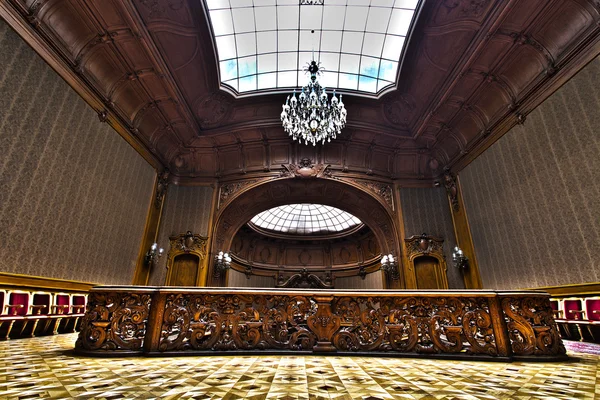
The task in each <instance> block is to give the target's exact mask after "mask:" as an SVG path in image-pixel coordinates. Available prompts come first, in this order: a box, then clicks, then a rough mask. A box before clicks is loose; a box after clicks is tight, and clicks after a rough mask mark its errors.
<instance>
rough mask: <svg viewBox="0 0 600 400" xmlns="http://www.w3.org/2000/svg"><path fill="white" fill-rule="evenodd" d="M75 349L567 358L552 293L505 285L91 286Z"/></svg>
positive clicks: (90, 351)
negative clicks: (463, 288)
mask: <svg viewBox="0 0 600 400" xmlns="http://www.w3.org/2000/svg"><path fill="white" fill-rule="evenodd" d="M75 347H76V350H77V351H78V352H80V353H84V354H92V355H93V354H96V355H101V354H103V355H109V354H110V355H114V354H152V355H157V354H165V355H167V354H169V355H174V354H184V353H196V354H214V353H215V352H236V353H250V352H264V353H273V352H300V353H325V352H330V353H331V352H337V353H355V354H366V353H368V354H379V355H443V356H447V355H451V356H454V357H462V358H486V359H503V360H511V359H523V358H530V359H540V360H559V359H565V358H566V352H565V348H564V346H563V344H562V341H561V339H560V337H559V334H558V331H557V328H556V323H555V321H554V316H553V313H552V309H551V307H550V301H549V295H548V294H547V293H543V292H536V291H523V292H502V291H385V292H373V291H354V292H348V291H327V290H314V289H311V290H293V291H289V290H277V289H270V290H245V289H231V288H229V289H208V288H207V289H200V288H159V287H144V288H139V287H96V288H94V289H92V291H91V293H90V295H89V300H88V305H87V311H86V315H85V317H84V320H83V323H82V329H81V332H80V335H79V338H78V340H77V343H76V346H75Z"/></svg>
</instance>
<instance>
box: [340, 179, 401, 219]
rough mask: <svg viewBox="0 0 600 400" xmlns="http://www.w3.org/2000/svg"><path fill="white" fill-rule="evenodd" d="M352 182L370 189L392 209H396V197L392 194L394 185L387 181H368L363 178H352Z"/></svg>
mask: <svg viewBox="0 0 600 400" xmlns="http://www.w3.org/2000/svg"><path fill="white" fill-rule="evenodd" d="M350 181H351V182H354V183H356V184H358V185H360V186H362V187H364V188H366V189H368V190H369V191H371V192H373V193H375V194H376V195H377V196H379V197H380V198H381V199H383V201H384V202H385V203H387V205H389V206H390V208H391V209H392V211H393V210H394V199H393V195H392V187H391V186H390V185H389V184H387V183H381V182H374V181H367V180H363V179H350Z"/></svg>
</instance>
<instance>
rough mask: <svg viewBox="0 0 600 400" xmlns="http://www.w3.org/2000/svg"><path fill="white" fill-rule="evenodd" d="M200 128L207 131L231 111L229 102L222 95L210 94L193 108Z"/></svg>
mask: <svg viewBox="0 0 600 400" xmlns="http://www.w3.org/2000/svg"><path fill="white" fill-rule="evenodd" d="M194 109H195V111H196V115H197V116H198V119H199V122H200V127H201V128H202V129H207V128H211V127H215V126H217V125H218V124H219V123H220V122H221V121H223V119H225V117H226V116H227V115H228V114H229V112H230V110H231V101H230V100H229V98H228V97H227V96H226V95H224V94H222V93H218V92H215V93H210V94H208V95H206V96H204V97H202V98H201V99H200V101H198V102H197V103H196V106H195V107H194Z"/></svg>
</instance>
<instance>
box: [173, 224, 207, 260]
mask: <svg viewBox="0 0 600 400" xmlns="http://www.w3.org/2000/svg"><path fill="white" fill-rule="evenodd" d="M207 242H208V238H207V237H205V236H201V235H198V234H194V233H192V232H191V231H187V232H186V233H183V234H180V235H177V236H170V237H169V244H170V248H169V260H171V259H172V258H175V256H177V255H178V254H181V253H194V254H197V255H198V256H199V257H200V260H203V259H204V257H206V254H207V252H206V245H207Z"/></svg>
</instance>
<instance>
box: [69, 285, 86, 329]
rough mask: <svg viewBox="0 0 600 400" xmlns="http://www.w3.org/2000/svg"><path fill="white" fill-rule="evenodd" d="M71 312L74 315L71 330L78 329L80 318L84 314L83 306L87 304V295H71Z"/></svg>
mask: <svg viewBox="0 0 600 400" xmlns="http://www.w3.org/2000/svg"><path fill="white" fill-rule="evenodd" d="M71 304H72V305H71V313H72V314H73V315H74V316H75V318H74V321H73V331H78V330H79V329H80V325H81V319H82V317H83V316H84V315H85V306H86V304H87V295H85V294H73V295H71Z"/></svg>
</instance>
